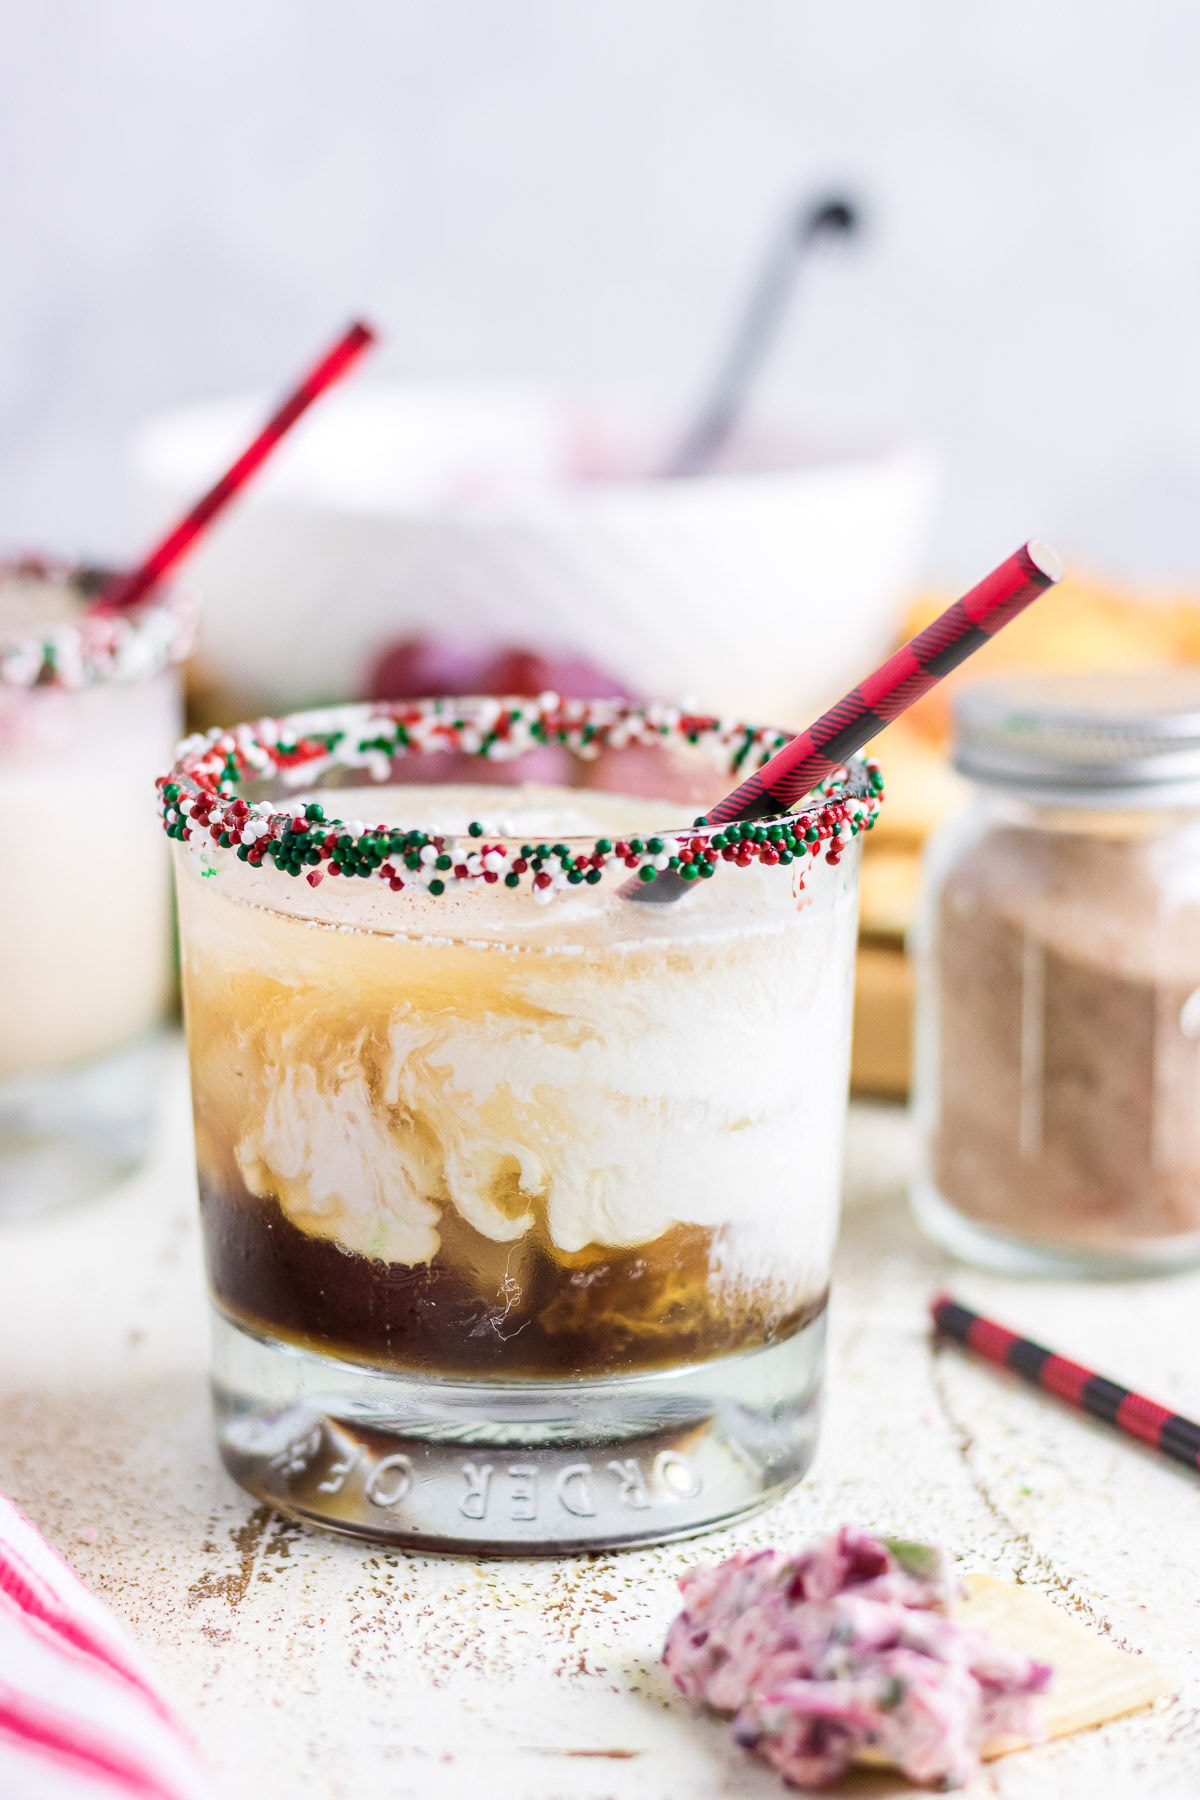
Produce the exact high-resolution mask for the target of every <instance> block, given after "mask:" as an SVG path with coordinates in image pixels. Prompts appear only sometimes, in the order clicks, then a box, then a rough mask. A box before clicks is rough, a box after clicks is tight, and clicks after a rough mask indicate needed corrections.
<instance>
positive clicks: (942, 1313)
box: [929, 1294, 1200, 1469]
mask: <svg viewBox="0 0 1200 1800" xmlns="http://www.w3.org/2000/svg"><path fill="white" fill-rule="evenodd" d="M929 1310H930V1313H931V1314H932V1317H933V1327H934V1331H935V1332H936V1333H938V1334H939V1335H940V1336H942V1337H948V1338H953V1339H954V1340H955V1342H956V1343H959V1344H964V1345H965V1346H966V1348H967V1349H968V1350H974V1351H975V1353H976V1355H977V1356H982V1357H984V1358H986V1360H987V1361H988V1362H991V1363H995V1364H996V1366H997V1367H998V1368H1001V1369H1011V1370H1012V1371H1013V1373H1014V1374H1015V1375H1020V1376H1022V1377H1023V1379H1024V1380H1026V1381H1029V1382H1032V1383H1033V1385H1034V1386H1035V1387H1040V1388H1044V1389H1045V1391H1046V1392H1047V1393H1048V1394H1056V1395H1057V1396H1058V1398H1059V1399H1060V1400H1065V1401H1066V1402H1067V1403H1068V1405H1070V1406H1074V1407H1078V1408H1079V1410H1080V1411H1081V1412H1086V1413H1090V1414H1091V1416H1092V1417H1093V1418H1094V1419H1102V1420H1103V1421H1104V1423H1105V1424H1106V1425H1115V1426H1116V1428H1117V1430H1118V1431H1123V1432H1124V1433H1125V1435H1126V1437H1132V1438H1137V1439H1138V1440H1139V1442H1141V1443H1143V1444H1149V1445H1150V1447H1151V1449H1153V1450H1159V1451H1161V1452H1162V1454H1163V1455H1164V1456H1170V1457H1172V1458H1173V1459H1174V1461H1176V1462H1181V1463H1186V1464H1187V1467H1188V1468H1189V1469H1198V1468H1200V1425H1198V1424H1197V1423H1196V1421H1195V1420H1194V1419H1188V1418H1185V1417H1184V1415H1183V1414H1182V1413H1177V1412H1172V1411H1171V1410H1170V1408H1169V1407H1166V1406H1160V1405H1159V1404H1158V1402H1157V1401H1156V1400H1148V1399H1147V1398H1146V1396H1145V1394H1135V1393H1134V1392H1133V1390H1132V1389H1131V1388H1127V1387H1122V1386H1121V1385H1120V1383H1119V1382H1116V1381H1110V1380H1109V1379H1108V1377H1107V1376H1106V1375H1097V1374H1096V1372H1095V1370H1094V1369H1088V1368H1085V1367H1084V1365H1083V1364H1082V1363H1077V1362H1070V1361H1068V1359H1067V1358H1066V1357H1065V1356H1056V1355H1055V1353H1054V1351H1053V1350H1047V1349H1046V1348H1045V1347H1044V1346H1043V1345H1042V1344H1035V1343H1034V1341H1033V1339H1032V1338H1024V1337H1018V1336H1017V1334H1016V1332H1015V1331H1009V1330H1008V1329H1007V1327H1006V1326H1004V1325H997V1324H996V1322H995V1320H993V1319H985V1318H983V1316H982V1315H981V1314H980V1313H977V1312H972V1311H971V1309H970V1307H967V1306H962V1305H960V1304H959V1302H958V1301H957V1300H952V1299H951V1298H950V1296H949V1294H938V1295H937V1296H936V1297H935V1298H934V1299H933V1300H932V1301H931V1302H930V1307H929Z"/></svg>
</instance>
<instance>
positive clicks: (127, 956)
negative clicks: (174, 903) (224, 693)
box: [0, 559, 192, 1220]
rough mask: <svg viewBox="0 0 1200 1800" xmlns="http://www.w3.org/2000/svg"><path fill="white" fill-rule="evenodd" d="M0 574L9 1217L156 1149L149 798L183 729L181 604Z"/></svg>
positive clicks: (186, 626) (28, 571)
mask: <svg viewBox="0 0 1200 1800" xmlns="http://www.w3.org/2000/svg"><path fill="white" fill-rule="evenodd" d="M103 579H104V577H103V576H99V577H95V578H93V577H90V576H89V575H88V574H87V573H86V572H82V571H77V570H74V569H72V568H70V567H68V566H66V565H58V564H51V563H47V562H43V561H40V560H37V561H35V560H33V559H26V560H24V561H21V562H11V563H7V564H4V565H0V841H2V842H3V844H4V846H5V869H4V878H3V882H2V883H0V996H2V1001H0V1220H6V1219H14V1218H24V1217H29V1216H32V1215H35V1214H37V1213H41V1212H44V1211H46V1210H47V1209H49V1208H52V1207H54V1206H58V1205H63V1204H66V1203H69V1202H72V1201H76V1200H80V1199H83V1198H86V1197H87V1196H89V1195H91V1194H93V1193H95V1192H97V1191H99V1190H100V1189H102V1188H103V1187H105V1186H107V1185H108V1184H109V1183H110V1182H111V1181H113V1180H115V1179H116V1178H117V1177H119V1176H121V1175H123V1174H126V1173H128V1172H129V1171H130V1170H132V1169H133V1168H135V1167H136V1166H137V1164H138V1163H139V1162H140V1161H141V1159H142V1157H143V1156H144V1154H145V1151H146V1149H147V1147H148V1143H149V1135H150V1129H151V1125H152V1116H153V1088H154V1075H155V1072H156V1066H157V1040H156V1032H157V1027H158V1026H159V1025H160V1024H161V1020H162V1015H163V1011H164V1008H165V1006H166V1003H167V999H168V995H169V993H170V986H171V904H170V901H171V895H170V867H169V858H168V857H167V856H166V855H165V854H164V850H163V845H162V843H161V841H160V834H158V833H156V831H155V830H154V819H153V816H152V814H150V810H149V808H148V805H147V797H148V795H149V793H150V792H151V791H152V788H153V782H154V777H155V775H156V774H157V773H158V772H159V770H160V769H161V767H162V759H163V757H164V755H169V753H170V747H171V744H172V742H173V741H174V739H175V738H176V737H177V735H178V731H179V718H180V701H179V682H178V678H177V675H176V671H175V666H174V665H175V664H176V663H178V662H179V661H180V660H181V659H182V658H183V657H184V656H185V655H186V653H187V651H188V649H189V647H190V643H191V636H192V615H191V609H190V607H189V606H188V604H187V602H186V601H185V600H183V599H181V598H180V597H179V596H174V597H170V598H168V599H166V600H164V601H162V602H161V603H150V604H147V605H144V606H141V607H139V608H137V609H136V610H134V611H133V612H131V613H129V614H127V615H109V616H107V617H106V616H104V615H101V614H98V613H96V612H95V611H94V610H91V609H89V606H88V595H89V593H90V592H91V591H92V589H93V588H94V586H95V585H96V584H97V582H99V583H101V584H102V582H103Z"/></svg>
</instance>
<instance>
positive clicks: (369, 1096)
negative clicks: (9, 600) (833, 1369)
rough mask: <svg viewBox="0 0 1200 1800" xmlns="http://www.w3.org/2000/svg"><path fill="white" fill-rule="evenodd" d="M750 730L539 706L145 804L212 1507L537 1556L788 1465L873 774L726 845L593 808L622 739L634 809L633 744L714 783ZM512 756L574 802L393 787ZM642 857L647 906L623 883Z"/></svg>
mask: <svg viewBox="0 0 1200 1800" xmlns="http://www.w3.org/2000/svg"><path fill="white" fill-rule="evenodd" d="M784 735H785V734H777V733H770V732H764V733H757V734H755V733H751V732H748V731H747V729H746V728H744V727H739V726H733V725H729V726H722V725H720V724H719V723H718V722H717V721H703V720H700V721H698V720H694V719H691V720H689V719H682V720H681V719H680V716H679V714H678V711H677V710H675V711H671V710H669V709H649V710H648V711H647V710H643V709H637V708H630V707H625V706H622V705H620V704H618V703H615V702H605V703H598V702H594V703H578V702H563V703H561V706H560V704H559V703H558V702H555V701H554V700H553V699H552V697H543V700H542V701H541V702H501V701H454V702H440V703H439V702H424V703H418V704H415V705H400V704H397V705H396V706H395V707H393V708H391V709H389V708H370V707H352V708H342V709H337V710H331V711H328V712H322V713H314V714H308V715H303V716H296V717H295V718H293V719H292V720H290V721H283V722H281V723H277V724H274V725H272V724H270V723H266V724H261V723H260V724H259V725H258V726H255V727H240V728H238V729H237V730H236V731H234V732H232V733H229V734H225V735H220V734H215V735H213V736H211V737H210V738H208V739H195V740H192V741H191V743H190V745H188V746H185V749H184V752H183V754H182V757H181V761H180V762H179V763H178V764H177V765H176V768H175V769H174V770H173V771H172V774H171V776H170V777H169V778H167V779H165V780H164V782H163V784H161V786H162V795H163V806H164V817H165V819H166V823H167V826H168V829H169V831H170V832H171V834H172V836H174V837H175V838H176V840H177V853H176V873H177V884H178V895H179V914H180V929H181V941H182V970H183V986H184V1005H185V1014H186V1020H187V1028H188V1039H189V1048H190V1056H191V1067H192V1084H193V1094H194V1103H195V1118H196V1144H197V1159H198V1169H199V1183H200V1197H201V1207H202V1216H203V1223H204V1234H205V1244H206V1252H207V1259H208V1269H209V1279H210V1286H211V1291H212V1300H213V1315H214V1335H215V1364H214V1394H215V1400H216V1411H217V1422H218V1431H219V1436H220V1442H221V1449H222V1453H223V1455H224V1458H225V1460H226V1463H227V1465H228V1466H229V1468H230V1469H231V1471H232V1472H233V1473H234V1474H235V1475H236V1477H237V1478H238V1480H240V1481H241V1482H242V1483H243V1484H244V1485H245V1486H246V1487H248V1488H249V1489H250V1490H251V1492H253V1493H255V1494H257V1495H258V1496H260V1497H261V1498H262V1499H264V1500H265V1501H267V1502H269V1503H270V1504H271V1505H273V1506H277V1507H279V1508H280V1509H282V1510H283V1511H285V1512H287V1513H290V1514H292V1515H293V1516H298V1517H301V1518H307V1519H311V1520H315V1521H318V1522H320V1523H323V1524H326V1525H331V1526H333V1527H334V1528H337V1529H341V1530H344V1531H348V1532H353V1533H357V1534H360V1535H364V1536H370V1537H379V1538H389V1539H393V1540H395V1541H399V1542H403V1543H408V1544H412V1545H417V1544H423V1545H426V1546H429V1547H435V1548H442V1549H471V1550H477V1551H478V1550H485V1551H493V1552H497V1551H498V1552H503V1551H506V1550H509V1551H513V1552H524V1551H530V1550H541V1551H554V1550H560V1549H570V1548H581V1547H587V1546H591V1545H596V1546H599V1545H619V1544H626V1543H630V1544H631V1543H639V1542H648V1541H653V1540H656V1539H661V1538H667V1537H671V1536H673V1535H678V1534H683V1533H686V1532H692V1531H697V1530H700V1529H703V1528H704V1527H705V1526H707V1525H709V1524H712V1523H713V1522H715V1521H717V1520H724V1519H729V1518H733V1517H736V1516H738V1515H739V1514H741V1513H743V1512H745V1511H747V1510H749V1509H751V1508H753V1507H756V1506H758V1505H760V1504H762V1503H763V1502H764V1501H765V1500H766V1499H769V1498H770V1497H772V1496H773V1495H775V1494H777V1493H779V1492H781V1491H782V1490H783V1489H785V1488H786V1487H788V1486H790V1485H791V1484H792V1483H793V1482H794V1481H796V1480H797V1479H798V1478H799V1476H800V1475H801V1474H802V1473H803V1472H804V1470H805V1468H806V1467H807V1465H808V1462H809V1460H810V1458H811V1455H812V1449H813V1441H814V1433H815V1427H816V1416H817V1405H818V1395H819V1387H820V1378H821V1368H822V1359H823V1345H824V1313H825V1303H826V1296H827V1291H828V1282H829V1265H830V1258H831V1254H832V1250H833V1245H834V1239H835V1235H836V1229H837V1218H838V1203H839V1183H840V1164H841V1150H842V1133H843V1124H844V1116H845V1105H846V1087H847V1070H848V1057H849V1037H850V1011H851V984H852V973H853V958H854V941H855V925H856V912H857V881H858V845H857V842H856V841H855V839H856V836H857V833H858V831H859V830H861V829H862V828H863V827H864V826H865V825H866V824H868V823H869V822H870V820H871V818H872V817H873V813H874V808H875V805H876V791H875V777H874V775H873V772H872V771H870V770H869V769H867V768H866V767H864V766H863V765H859V766H858V767H857V768H856V769H855V770H853V771H852V773H851V775H850V776H849V778H848V780H847V781H846V782H845V783H844V784H843V785H842V787H840V788H836V789H833V790H831V791H830V792H829V793H828V794H826V795H824V796H821V797H818V798H817V799H815V800H814V801H813V802H812V804H811V807H810V809H809V810H808V811H806V812H805V813H803V814H799V815H797V816H796V818H795V819H794V820H789V821H787V822H785V823H781V824H770V823H764V824H762V825H761V826H759V827H756V828H751V830H752V835H747V836H746V837H745V838H742V837H740V836H738V835H737V834H735V833H733V832H731V831H729V830H728V829H727V831H726V832H725V833H718V832H714V831H712V830H711V829H709V830H698V829H697V827H695V826H694V825H693V823H692V819H693V817H694V815H695V813H696V811H697V806H696V804H695V801H694V800H693V801H690V802H687V803H684V802H680V801H679V800H671V799H669V798H668V799H658V800H654V799H649V798H646V797H644V793H643V797H632V796H630V795H622V794H620V793H619V792H611V791H606V789H607V788H609V787H611V786H618V785H619V783H620V780H621V778H622V774H623V772H625V771H626V770H627V769H628V768H629V767H631V766H633V765H631V764H629V763H628V762H627V761H626V760H625V759H624V757H623V753H622V750H621V749H620V748H619V746H621V745H623V744H632V745H633V746H635V748H633V749H632V750H631V751H629V753H628V754H629V755H631V756H632V757H633V758H634V759H635V760H636V768H637V771H638V783H639V785H640V786H641V787H642V788H643V790H644V789H645V785H646V782H647V779H648V764H647V760H646V759H647V756H648V755H652V756H653V757H654V758H657V763H656V764H653V765H650V767H652V768H653V770H654V773H655V776H656V778H658V779H659V780H660V781H661V785H662V786H663V788H664V789H666V790H668V791H670V792H679V791H681V783H682V784H684V786H685V787H686V791H688V792H689V793H694V792H695V791H696V787H697V784H698V783H699V785H701V786H703V787H704V788H705V789H706V791H707V794H708V797H709V799H710V800H713V799H716V798H717V797H718V796H719V795H720V794H721V793H722V792H724V791H725V790H726V789H727V788H728V787H729V786H730V775H731V772H741V771H746V772H748V770H749V769H750V768H752V767H757V766H758V765H759V763H760V762H761V761H763V760H765V758H766V756H767V755H769V754H770V753H771V752H773V750H774V749H775V748H777V747H778V745H779V743H780V742H781V741H782V740H783V737H784ZM547 738H549V739H551V740H553V741H555V742H557V743H563V742H564V741H565V743H566V746H567V747H568V748H569V749H571V750H573V751H575V752H576V753H577V754H576V759H575V769H576V772H577V775H578V779H579V780H580V781H581V782H588V783H589V784H591V785H588V786H581V787H559V788H536V787H514V788H504V787H497V786H494V785H490V786H483V785H479V786H440V787H439V786H431V785H429V784H430V782H431V781H436V777H437V764H438V760H439V759H438V756H437V755H436V754H432V752H436V751H439V750H443V751H444V750H463V749H465V750H467V751H475V752H478V753H481V754H483V755H489V753H490V757H492V758H494V757H497V756H500V757H503V756H504V755H505V754H509V755H512V756H516V755H518V754H520V753H521V752H523V751H525V750H527V749H529V748H530V747H531V746H534V747H536V745H537V744H538V743H539V742H543V741H545V740H546V739H547ZM691 739H695V740H696V741H695V742H694V743H693V742H691V741H690V740H691ZM614 746H615V747H614ZM646 746H654V747H655V748H654V749H653V750H652V751H648V749H647V747H646ZM422 751H428V752H431V754H419V752H422ZM735 757H740V760H739V761H738V762H737V769H736V771H735V770H734V759H735ZM446 760H447V763H448V764H452V765H453V767H454V768H455V769H456V771H457V770H458V769H460V768H461V766H462V759H461V757H459V756H455V757H453V758H447V759H446ZM600 783H602V784H604V785H603V786H600V785H596V784H600ZM218 790H219V792H218ZM337 821H340V822H337ZM185 833H186V838H185V836H184V834H185ZM672 859H674V864H673V865H672ZM334 865H336V872H335V867H334ZM671 866H675V867H677V868H679V869H680V870H681V872H682V873H683V874H684V878H685V880H687V881H688V884H689V885H688V889H687V891H686V892H684V893H683V894H682V895H681V897H680V898H679V899H678V900H677V901H676V902H675V903H674V904H660V905H650V904H640V903H638V901H637V900H634V899H630V898H628V897H627V896H626V895H625V894H623V893H622V891H621V890H622V889H623V888H625V887H627V884H628V883H629V882H630V881H631V880H632V881H634V882H635V883H636V884H637V886H638V891H639V892H640V891H642V883H643V881H645V883H646V885H647V887H648V885H649V879H650V878H651V877H654V878H657V875H658V873H659V871H660V870H662V869H666V868H669V867H671Z"/></svg>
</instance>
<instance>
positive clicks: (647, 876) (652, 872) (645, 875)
mask: <svg viewBox="0 0 1200 1800" xmlns="http://www.w3.org/2000/svg"><path fill="white" fill-rule="evenodd" d="M657 875H658V870H657V869H639V870H638V880H639V881H654V880H655V879H656V877H657Z"/></svg>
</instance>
